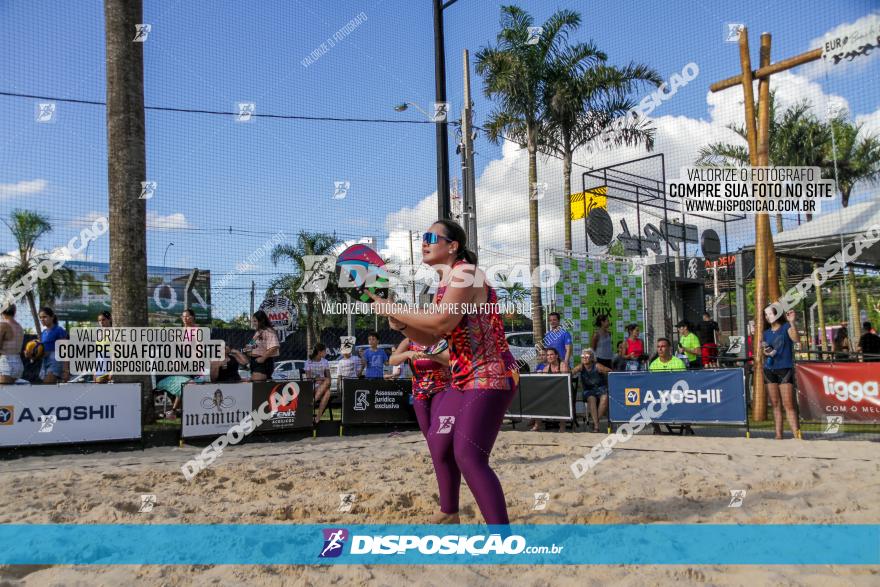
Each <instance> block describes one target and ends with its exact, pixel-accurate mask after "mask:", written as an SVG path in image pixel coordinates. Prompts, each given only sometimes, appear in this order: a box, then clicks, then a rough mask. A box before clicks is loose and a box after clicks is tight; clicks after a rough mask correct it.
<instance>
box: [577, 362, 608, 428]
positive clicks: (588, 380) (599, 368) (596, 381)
mask: <svg viewBox="0 0 880 587" xmlns="http://www.w3.org/2000/svg"><path fill="white" fill-rule="evenodd" d="M610 371H611V369H609V368H608V367H606V366H605V365H603V364H602V363H598V362H596V356H595V354H594V353H593V349H584V350H583V351H582V352H581V364H580V365H578V366H577V367H575V368H574V369H573V370H572V374H573V375H575V374H576V375H577V376H578V379H579V380H580V382H581V387H582V388H583V395H584V403H585V404H587V407H588V409H589V410H590V417H591V418H592V419H593V432H599V419H600V418H601V417H602V416H604V415H605V413H606V412H607V411H608V373H609V372H610ZM597 402H598V406H597Z"/></svg>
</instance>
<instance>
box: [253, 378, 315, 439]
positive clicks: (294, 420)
mask: <svg viewBox="0 0 880 587" xmlns="http://www.w3.org/2000/svg"><path fill="white" fill-rule="evenodd" d="M251 385H253V401H252V403H251V406H252V409H254V410H256V409H257V408H259V407H260V406H261V405H262V404H263V402H269V410H273V411H274V410H277V412H276V413H275V415H274V416H272V417H271V418H269V419H268V420H266V421H264V422H263V423H261V424H260V425H259V426H257V431H258V432H274V431H277V430H309V429H311V428H312V414H313V412H314V397H315V395H314V391H313V389H312V382H311V381H286V382H280V383H279V382H271V381H261V382H259V383H252V384H251ZM285 390H287V391H289V392H290V394H289V395H292V396H293V399H292V400H291V401H290V402H288V404H287V405H275V402H274V401H273V399H272V394H273V393H278V394H280V395H281V396H284V392H285Z"/></svg>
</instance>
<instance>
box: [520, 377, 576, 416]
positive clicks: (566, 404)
mask: <svg viewBox="0 0 880 587" xmlns="http://www.w3.org/2000/svg"><path fill="white" fill-rule="evenodd" d="M505 417H508V418H520V417H522V418H541V419H543V420H571V418H572V405H571V376H570V375H569V374H568V373H559V374H557V373H552V374H551V373H548V374H526V375H520V377H519V386H518V387H517V390H516V394H515V395H514V396H513V399H512V400H511V402H510V407H509V408H507V413H506V414H505Z"/></svg>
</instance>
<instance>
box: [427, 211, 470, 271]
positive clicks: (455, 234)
mask: <svg viewBox="0 0 880 587" xmlns="http://www.w3.org/2000/svg"><path fill="white" fill-rule="evenodd" d="M434 224H440V225H442V226H443V228H445V229H446V238H448V239H449V240H451V241H453V242H457V243H458V251H457V254H456V257H455V258H456V259H463V260H464V261H465V262H467V263H470V264H471V265H476V264H477V254H476V253H474V252H473V251H471V250H470V249H468V248H467V233H466V232H465V231H464V228H462V226H461V224H459V223H458V222H456V221H454V220H447V219H446V218H444V219H443V220H438V221H437V222H435V223H434Z"/></svg>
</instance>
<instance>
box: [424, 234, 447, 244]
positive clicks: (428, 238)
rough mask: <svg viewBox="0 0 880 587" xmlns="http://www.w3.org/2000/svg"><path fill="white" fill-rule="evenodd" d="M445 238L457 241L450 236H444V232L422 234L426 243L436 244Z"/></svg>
mask: <svg viewBox="0 0 880 587" xmlns="http://www.w3.org/2000/svg"><path fill="white" fill-rule="evenodd" d="M441 238H442V239H443V240H445V241H446V242H450V243H452V242H455V241H454V240H452V239H451V238H449V237H446V236H443V235H442V234H437V233H436V232H426V233H425V234H423V235H422V242H423V243H425V244H426V245H436V244H437V242H439V240H440V239H441Z"/></svg>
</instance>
